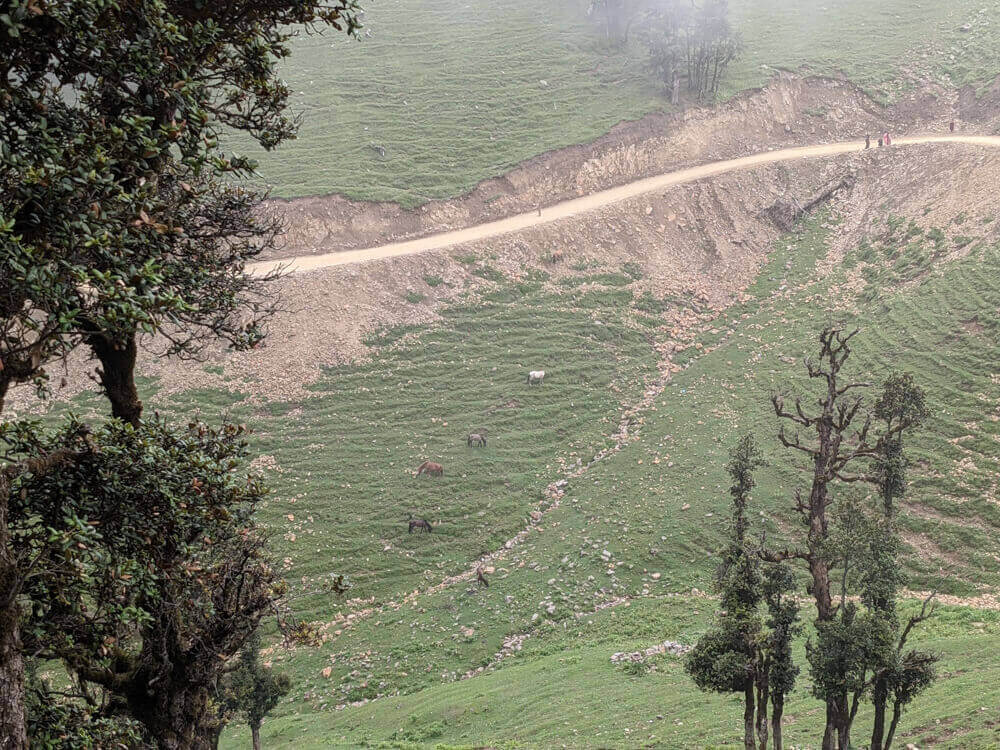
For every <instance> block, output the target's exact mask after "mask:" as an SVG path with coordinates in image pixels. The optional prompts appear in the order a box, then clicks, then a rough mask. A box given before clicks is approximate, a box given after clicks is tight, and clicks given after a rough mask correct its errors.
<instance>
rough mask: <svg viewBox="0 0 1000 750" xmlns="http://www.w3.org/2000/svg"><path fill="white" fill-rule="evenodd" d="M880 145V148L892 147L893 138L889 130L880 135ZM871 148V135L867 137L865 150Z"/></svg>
mask: <svg viewBox="0 0 1000 750" xmlns="http://www.w3.org/2000/svg"><path fill="white" fill-rule="evenodd" d="M878 145H879V146H880V147H881V146H891V145H892V136H891V135H889V131H888V130H886V131H884V132H882V133H880V134H879V137H878ZM871 147H872V137H871V136H870V135H866V136H865V148H871Z"/></svg>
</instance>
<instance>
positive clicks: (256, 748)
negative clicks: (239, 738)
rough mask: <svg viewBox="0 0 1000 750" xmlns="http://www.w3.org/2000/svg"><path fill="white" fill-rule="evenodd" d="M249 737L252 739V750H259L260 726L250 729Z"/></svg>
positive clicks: (256, 725) (255, 725)
mask: <svg viewBox="0 0 1000 750" xmlns="http://www.w3.org/2000/svg"><path fill="white" fill-rule="evenodd" d="M250 736H251V737H252V738H253V750H260V724H254V725H253V726H251V727H250Z"/></svg>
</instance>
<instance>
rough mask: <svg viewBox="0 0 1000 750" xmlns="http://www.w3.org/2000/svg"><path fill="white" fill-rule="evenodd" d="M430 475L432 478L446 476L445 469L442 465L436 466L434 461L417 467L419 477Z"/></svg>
mask: <svg viewBox="0 0 1000 750" xmlns="http://www.w3.org/2000/svg"><path fill="white" fill-rule="evenodd" d="M425 473H426V474H428V475H430V476H432V477H440V476H443V475H444V467H443V466H442V465H441V464H436V463H434V462H433V461H424V462H423V463H422V464H420V466H418V467H417V476H418V477H419V476H420V475H421V474H425Z"/></svg>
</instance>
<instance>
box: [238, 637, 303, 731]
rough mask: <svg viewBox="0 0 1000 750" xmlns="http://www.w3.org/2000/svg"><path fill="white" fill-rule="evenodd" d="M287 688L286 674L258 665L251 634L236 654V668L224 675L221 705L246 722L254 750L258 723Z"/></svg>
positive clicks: (255, 640) (256, 640)
mask: <svg viewBox="0 0 1000 750" xmlns="http://www.w3.org/2000/svg"><path fill="white" fill-rule="evenodd" d="M291 689H292V681H291V678H290V677H289V676H288V675H286V674H282V673H281V672H273V671H272V670H270V669H268V668H266V667H264V666H263V665H262V664H261V663H260V636H259V635H258V634H257V633H255V634H254V635H252V636H251V637H250V638H249V639H248V641H247V643H246V645H245V646H244V647H243V650H242V651H240V656H239V660H238V661H237V663H236V669H235V670H233V672H232V673H230V674H229V675H228V678H227V680H226V684H225V687H224V691H223V702H224V703H225V706H226V708H227V709H228V710H229V711H231V712H232V713H235V714H238V715H239V716H241V717H242V718H243V719H244V720H245V721H246V723H247V725H248V726H249V727H250V730H251V732H252V733H253V736H254V746H255V747H257V746H258V745H259V742H260V738H259V732H260V725H261V723H262V722H263V721H264V718H265V717H266V716H267V715H268V714H269V713H270V712H271V711H272V710H273V709H274V707H275V706H277V705H278V702H279V701H280V700H281V699H282V698H283V697H284V696H286V695H288V692H289V691H290V690H291Z"/></svg>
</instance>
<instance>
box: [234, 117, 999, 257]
mask: <svg viewBox="0 0 1000 750" xmlns="http://www.w3.org/2000/svg"><path fill="white" fill-rule="evenodd" d="M921 143H960V144H966V145H972V146H988V147H993V148H998V147H1000V136H974V135H952V136H934V135H929V136H915V137H912V138H900V139H899V140H897V141H894V142H893V145H892V146H891V147H890V148H899V147H900V146H909V145H915V144H921ZM863 148H864V143H863V142H862V141H847V142H843V143H830V144H824V145H822V146H801V147H798V148H786V149H781V150H779V151H765V152H763V153H759V154H753V155H751V156H741V157H739V158H737V159H727V160H725V161H717V162H711V163H709V164H702V165H700V166H697V167H690V168H688V169H680V170H677V171H675V172H667V173H665V174H660V175H656V176H655V177H647V178H645V179H642V180H636V181H635V182H630V183H628V184H627V185H620V186H619V187H615V188H611V189H609V190H602V191H600V192H597V193H591V194H590V195H585V196H583V197H581V198H574V199H573V200H568V201H563V202H562V203H557V204H555V205H553V206H549V207H548V208H543V209H542V210H541V212H540V213H539V212H537V211H531V212H529V213H523V214H517V215H516V216H509V217H507V218H506V219H498V220H497V221H490V222H487V223H486V224H478V225H476V226H473V227H467V228H465V229H458V230H455V231H451V232H442V233H441V234H432V235H429V236H427V237H420V238H418V239H415V240H406V241H404V242H394V243H391V244H389V245H382V246H381V247H371V248H365V249H363V250H345V251H343V252H332V253H324V254H322V255H309V256H303V257H298V258H295V257H293V258H285V259H281V260H275V261H268V262H264V263H255V264H252V265H250V266H249V270H250V272H251V273H254V274H260V275H263V274H266V273H270V272H272V271H274V270H276V269H278V268H282V269H284V271H285V272H286V273H306V272H308V271H315V270H318V269H321V268H329V267H330V266H340V265H346V264H349V263H364V262H365V261H370V260H379V259H381V258H393V257H396V256H399V255H413V254H415V253H422V252H426V251H428V250H441V249H444V248H447V247H452V246H454V245H460V244H462V243H464V242H473V241H476V240H482V239H486V238H489V237H495V236H497V235H501V234H507V233H508V232H517V231H520V230H522V229H527V228H529V227H533V226H538V225H539V224H546V223H549V222H552V221H559V220H560V219H566V218H569V217H571V216H576V215H578V214H582V213H587V212H588V211H593V210H595V209H598V208H603V207H604V206H607V205H610V204H612V203H617V202H619V201H622V200H625V199H627V198H632V197H635V196H637V195H642V194H643V193H648V192H652V191H655V190H662V189H663V188H667V187H672V186H674V185H681V184H683V183H686V182H693V181H695V180H700V179H704V178H705V177H714V176H715V175H719V174H723V173H724V172H731V171H733V170H737V169H751V168H753V167H760V166H763V165H766V164H774V163H776V162H783V161H792V160H794V159H808V158H815V157H823V156H837V155H839V154H849V153H853V152H857V151H860V150H861V149H863Z"/></svg>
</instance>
